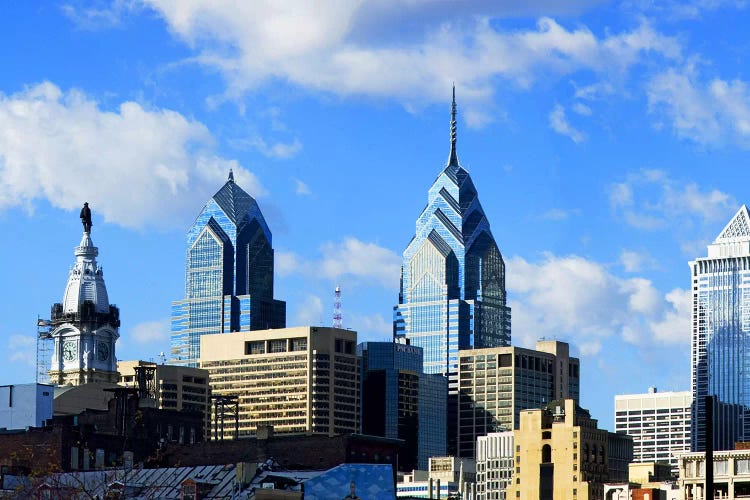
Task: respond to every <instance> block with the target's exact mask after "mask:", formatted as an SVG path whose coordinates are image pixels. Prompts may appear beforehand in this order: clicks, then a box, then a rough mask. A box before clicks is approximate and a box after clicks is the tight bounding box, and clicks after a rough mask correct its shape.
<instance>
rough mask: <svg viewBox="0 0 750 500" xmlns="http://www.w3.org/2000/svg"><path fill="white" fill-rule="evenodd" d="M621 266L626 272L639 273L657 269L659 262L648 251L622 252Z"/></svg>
mask: <svg viewBox="0 0 750 500" xmlns="http://www.w3.org/2000/svg"><path fill="white" fill-rule="evenodd" d="M620 264H622V267H623V269H624V270H625V271H626V272H628V273H637V272H641V271H643V270H644V269H653V268H655V267H656V265H657V262H656V259H654V258H653V257H652V256H651V255H649V253H648V252H646V251H635V250H623V251H622V252H620Z"/></svg>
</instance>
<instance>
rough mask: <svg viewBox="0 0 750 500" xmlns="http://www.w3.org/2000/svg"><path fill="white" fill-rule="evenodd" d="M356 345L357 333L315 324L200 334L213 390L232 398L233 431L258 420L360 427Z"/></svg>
mask: <svg viewBox="0 0 750 500" xmlns="http://www.w3.org/2000/svg"><path fill="white" fill-rule="evenodd" d="M356 344H357V332H353V331H351V330H341V329H337V328H326V327H314V326H305V327H296V328H281V329H275V330H255V331H247V332H236V333H227V334H222V335H204V336H202V337H201V349H200V353H201V354H200V365H201V368H204V369H205V370H207V371H208V373H209V382H210V384H211V392H212V394H213V395H214V396H216V395H225V396H237V397H238V398H239V436H240V437H244V436H251V435H255V433H256V429H257V428H258V427H259V426H272V427H273V431H274V433H296V434H303V433H307V434H312V433H321V434H328V435H331V436H333V435H336V434H350V433H355V432H360V427H361V416H360V367H359V360H358V358H357V349H356ZM232 427H233V423H232V424H230V425H229V428H232ZM230 434H231V432H230Z"/></svg>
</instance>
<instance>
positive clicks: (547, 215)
mask: <svg viewBox="0 0 750 500" xmlns="http://www.w3.org/2000/svg"><path fill="white" fill-rule="evenodd" d="M575 215H581V211H580V210H579V209H577V208H573V209H570V210H566V209H564V208H551V209H549V210H547V211H546V212H544V213H543V214H542V215H541V216H540V219H544V220H552V221H561V220H566V219H569V218H570V217H572V216H575Z"/></svg>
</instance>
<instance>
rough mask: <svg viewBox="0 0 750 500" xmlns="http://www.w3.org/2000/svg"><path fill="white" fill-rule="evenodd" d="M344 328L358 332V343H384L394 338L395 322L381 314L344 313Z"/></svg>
mask: <svg viewBox="0 0 750 500" xmlns="http://www.w3.org/2000/svg"><path fill="white" fill-rule="evenodd" d="M343 316H344V318H343V324H344V328H351V329H352V330H355V331H356V332H357V342H366V341H368V340H372V341H383V340H391V339H392V338H393V322H392V321H389V320H388V319H386V318H384V317H383V316H382V315H381V314H357V313H350V314H347V312H346V310H344V313H343Z"/></svg>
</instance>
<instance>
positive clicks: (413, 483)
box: [396, 456, 476, 499]
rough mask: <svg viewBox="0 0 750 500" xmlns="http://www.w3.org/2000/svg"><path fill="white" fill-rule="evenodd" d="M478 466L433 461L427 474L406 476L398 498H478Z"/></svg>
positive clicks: (471, 462) (446, 459)
mask: <svg viewBox="0 0 750 500" xmlns="http://www.w3.org/2000/svg"><path fill="white" fill-rule="evenodd" d="M475 481H476V463H475V461H474V460H472V459H459V458H456V457H453V456H444V457H430V460H429V463H428V467H427V470H414V471H412V473H411V474H404V476H403V478H402V479H401V481H399V483H398V484H397V485H396V498H462V499H463V498H475V495H476V489H475V486H476V483H475Z"/></svg>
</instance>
